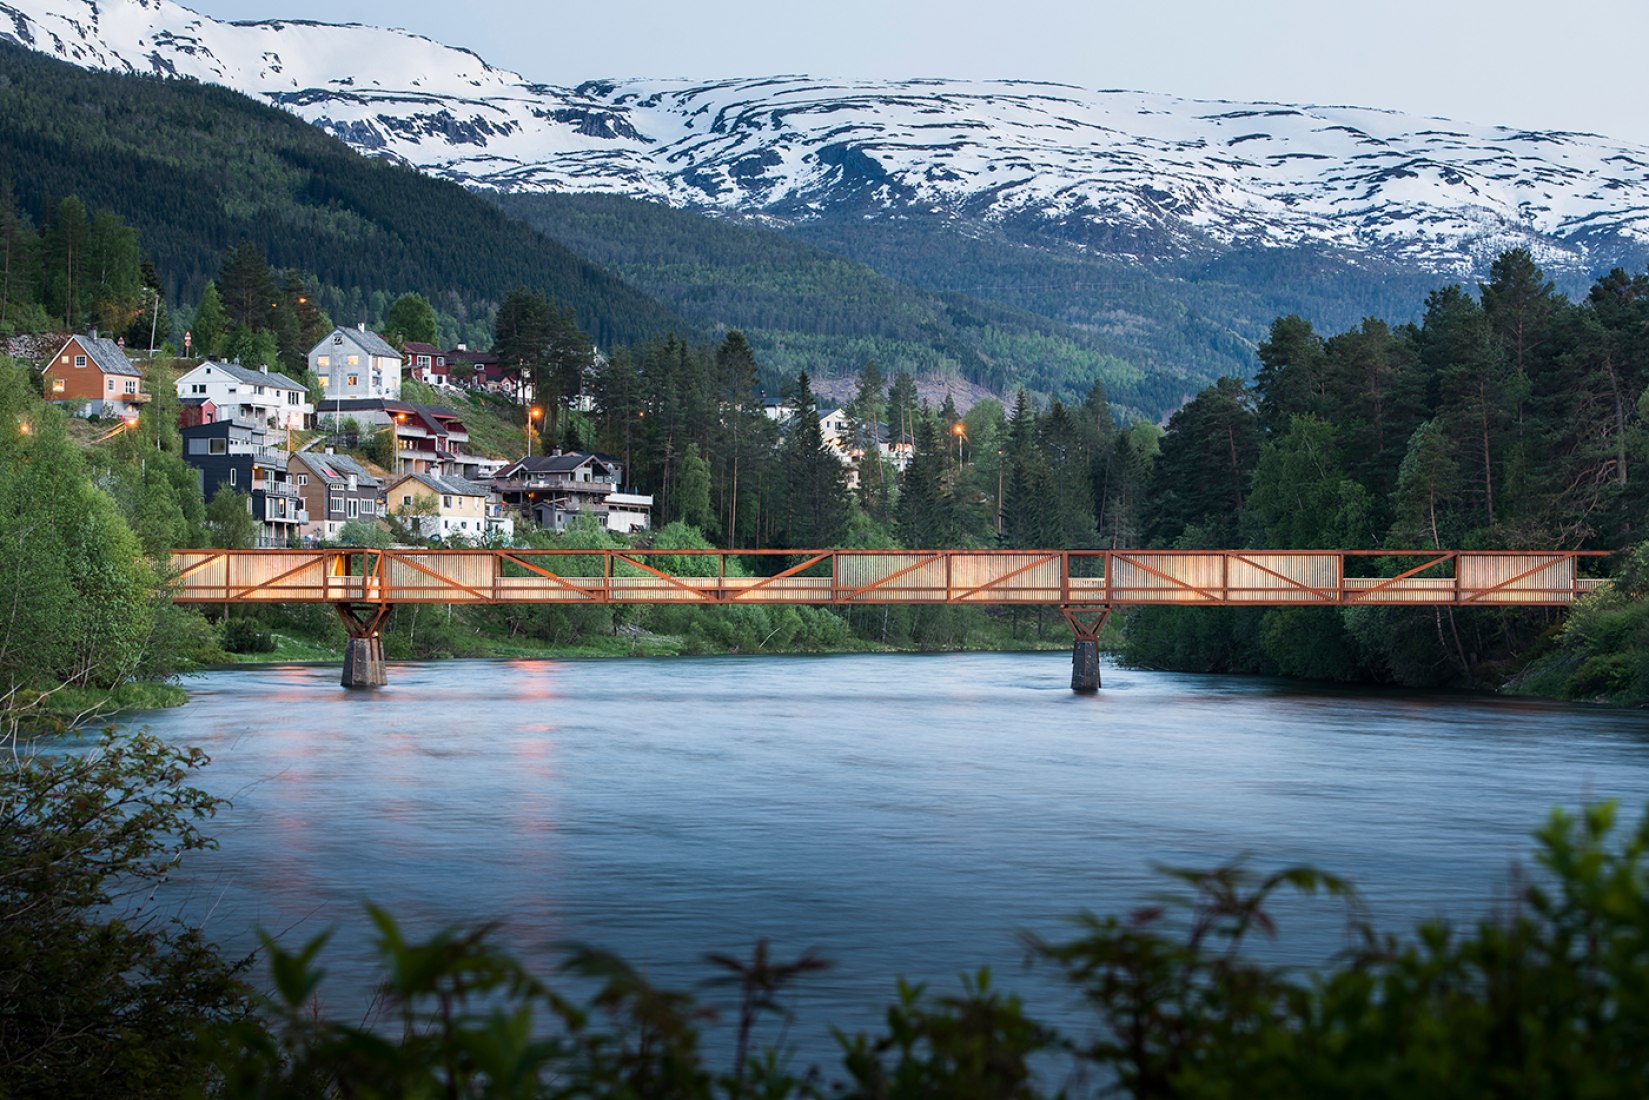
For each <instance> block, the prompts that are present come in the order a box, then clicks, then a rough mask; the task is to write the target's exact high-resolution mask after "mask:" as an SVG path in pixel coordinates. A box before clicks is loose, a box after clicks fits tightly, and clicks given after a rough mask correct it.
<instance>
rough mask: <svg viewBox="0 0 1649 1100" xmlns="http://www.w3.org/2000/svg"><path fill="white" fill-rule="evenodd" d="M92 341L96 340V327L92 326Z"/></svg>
mask: <svg viewBox="0 0 1649 1100" xmlns="http://www.w3.org/2000/svg"><path fill="white" fill-rule="evenodd" d="M92 339H93V340H96V339H97V326H96V325H93V326H92Z"/></svg>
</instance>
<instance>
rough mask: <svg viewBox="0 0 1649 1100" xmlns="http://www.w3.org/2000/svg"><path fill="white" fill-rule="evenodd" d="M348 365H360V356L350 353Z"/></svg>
mask: <svg viewBox="0 0 1649 1100" xmlns="http://www.w3.org/2000/svg"><path fill="white" fill-rule="evenodd" d="M349 365H350V366H352V367H358V366H360V365H361V357H360V356H359V355H351V356H350V357H349Z"/></svg>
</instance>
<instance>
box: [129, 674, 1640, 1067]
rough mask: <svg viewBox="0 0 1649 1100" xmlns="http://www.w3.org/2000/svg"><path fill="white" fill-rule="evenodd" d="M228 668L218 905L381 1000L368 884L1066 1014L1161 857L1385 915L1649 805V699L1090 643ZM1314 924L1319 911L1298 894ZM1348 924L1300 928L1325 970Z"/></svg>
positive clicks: (1430, 907)
mask: <svg viewBox="0 0 1649 1100" xmlns="http://www.w3.org/2000/svg"><path fill="white" fill-rule="evenodd" d="M337 677H338V670H337V669H336V668H333V667H267V668H257V669H243V670H232V671H222V672H213V673H209V674H207V675H204V676H201V677H199V678H197V679H194V680H192V681H190V682H189V684H188V685H187V686H188V687H189V690H190V693H191V696H192V701H191V702H190V703H189V704H188V705H187V706H186V707H183V708H181V709H179V710H176V711H172V712H166V713H159V714H155V715H152V716H149V717H148V718H147V719H146V721H147V723H148V725H149V726H150V727H151V728H153V729H154V730H156V731H157V732H159V733H161V734H163V735H165V736H166V737H168V738H169V739H171V740H174V741H177V742H181V743H188V744H193V745H198V746H200V747H202V748H203V749H205V750H206V751H207V752H208V753H210V754H211V756H212V758H213V763H212V765H211V767H210V768H209V769H207V777H206V779H207V781H206V784H205V785H206V786H208V787H209V788H210V789H212V790H213V791H214V792H216V793H219V794H222V795H225V796H228V797H230V798H232V799H233V802H234V806H233V809H231V810H229V811H227V812H226V813H225V814H223V815H222V816H221V817H220V818H219V819H218V820H217V821H216V822H215V823H214V825H213V829H214V832H215V834H216V836H217V837H218V839H219V841H220V842H221V845H222V847H221V850H219V851H217V852H215V853H207V854H204V855H201V856H199V857H196V858H194V859H193V860H192V861H191V863H190V864H188V865H187V866H186V868H185V873H186V875H187V889H188V892H189V902H188V906H189V908H190V911H191V912H192V913H193V914H194V915H195V916H197V917H199V916H202V915H206V919H207V927H208V929H209V931H210V932H211V933H212V934H213V935H214V936H216V937H217V938H218V939H219V940H220V941H221V942H223V943H225V944H227V945H229V946H231V947H235V948H247V947H249V946H251V945H252V944H253V943H254V931H253V930H254V929H255V928H257V927H263V928H265V929H267V930H269V931H271V932H275V933H278V934H280V935H282V936H283V937H285V938H286V939H287V940H288V941H290V942H296V941H298V940H301V939H306V938H308V937H309V936H311V935H313V934H315V933H317V932H320V931H322V930H324V929H327V928H331V927H336V928H337V930H338V931H337V934H336V936H335V938H334V940H333V943H332V945H331V946H330V947H329V949H328V952H327V954H326V955H325V956H324V958H325V959H326V960H327V963H328V970H329V975H330V977H329V979H328V982H327V983H326V984H325V985H324V986H323V993H324V994H325V995H326V997H327V999H328V1000H329V1001H330V1003H331V1004H333V1005H334V1006H336V1007H339V1008H347V1009H351V1010H353V1009H354V1008H356V1007H358V1006H359V1003H360V1000H361V997H360V992H359V987H360V986H361V985H362V984H363V983H364V980H365V979H364V978H363V975H364V974H365V973H366V972H367V971H366V962H367V959H368V957H369V949H368V944H369V934H368V933H367V931H366V929H365V927H364V925H365V924H366V921H365V918H364V916H363V915H362V912H361V908H360V905H361V902H362V901H363V900H365V899H371V900H373V901H375V902H377V903H379V904H382V905H384V906H386V907H387V908H389V909H390V910H391V911H392V912H393V913H395V914H397V915H398V916H399V917H400V918H401V919H402V920H403V921H404V922H405V923H406V924H408V925H409V926H411V927H412V928H413V929H414V930H415V931H427V930H432V929H434V928H436V927H439V926H442V925H445V924H448V923H454V922H464V921H472V920H478V919H482V918H499V919H502V920H503V921H504V922H505V929H506V930H505V933H504V936H505V940H506V942H507V943H508V944H509V945H510V946H512V947H513V948H514V949H516V950H518V951H519V952H521V953H522V954H524V955H525V956H526V957H528V958H529V959H530V960H533V961H535V962H538V963H540V964H541V965H543V966H544V968H545V969H546V971H547V968H548V966H549V963H550V961H551V960H552V959H553V958H554V957H555V956H554V952H553V949H552V945H554V944H556V943H558V942H560V941H567V940H582V941H588V942H593V943H596V944H600V945H603V946H607V947H611V948H614V949H616V950H618V951H619V952H621V953H622V954H624V955H625V956H626V957H628V958H629V959H630V960H631V961H633V962H635V963H637V964H640V965H642V966H644V967H645V968H646V970H647V972H648V973H649V974H650V975H651V976H652V977H654V978H655V979H656V980H658V981H661V982H663V983H666V984H675V985H681V986H690V985H693V984H694V983H697V982H699V981H701V980H703V979H705V978H707V977H709V976H710V975H711V971H710V970H709V968H708V967H706V966H705V964H704V963H703V962H702V956H703V955H704V953H706V952H710V951H731V952H735V953H739V952H743V951H745V950H747V949H748V947H749V945H750V944H751V943H752V942H753V941H754V939H755V938H756V937H758V936H767V937H769V938H770V939H771V940H773V942H774V946H775V949H776V951H777V953H778V954H779V955H780V956H781V957H782V956H785V955H789V954H794V953H799V952H800V951H802V950H804V949H806V948H809V947H816V948H818V949H820V950H821V952H822V953H824V954H825V955H827V956H828V957H830V958H831V959H833V960H835V961H836V966H835V968H834V969H833V970H831V971H829V972H827V973H826V974H823V975H821V976H818V977H815V978H812V979H809V980H808V981H807V983H806V984H805V985H803V986H801V987H800V991H801V995H800V997H799V1001H798V1008H799V1009H800V1011H801V1013H802V1015H803V1019H804V1025H803V1026H802V1027H801V1028H800V1030H798V1031H797V1032H795V1033H793V1037H794V1038H796V1039H799V1040H800V1041H801V1043H802V1046H803V1050H804V1053H807V1054H825V1055H827V1054H828V1053H829V1051H830V1049H831V1045H830V1043H829V1041H828V1040H827V1039H826V1038H825V1035H826V1030H825V1028H826V1025H827V1023H836V1024H838V1025H843V1026H846V1027H848V1028H850V1029H857V1028H870V1027H874V1026H876V1024H877V1022H878V1020H879V1017H880V1008H879V1006H881V1005H884V1004H885V1003H887V1001H888V1000H889V999H890V998H891V997H892V993H893V975H896V974H902V975H904V976H906V977H907V978H911V979H920V980H927V981H929V982H931V983H932V985H933V987H934V988H935V989H936V990H942V991H950V990H953V989H955V988H956V981H957V980H956V975H957V974H958V973H960V972H961V971H964V970H972V969H974V968H976V967H978V966H980V965H982V964H987V963H988V964H990V965H991V966H992V968H993V970H994V971H995V973H996V975H997V977H998V979H999V982H1000V983H1001V984H1005V985H1007V986H1009V987H1012V988H1018V989H1022V990H1024V991H1025V992H1026V993H1027V996H1028V997H1029V998H1030V999H1031V1000H1032V1001H1033V1004H1038V1005H1039V1004H1040V1002H1041V1001H1043V1000H1046V994H1045V992H1044V991H1043V987H1042V986H1041V985H1040V983H1041V981H1042V979H1041V978H1040V977H1039V976H1038V975H1037V973H1036V972H1032V973H1030V974H1026V973H1025V972H1024V970H1023V969H1022V966H1021V963H1022V957H1023V952H1022V950H1021V948H1020V946H1019V939H1018V937H1019V934H1020V933H1021V931H1023V930H1033V931H1038V932H1042V933H1051V934H1058V933H1059V932H1060V931H1061V929H1062V920H1061V918H1063V917H1066V916H1068V915H1070V914H1073V913H1075V912H1077V911H1078V910H1081V909H1084V908H1087V909H1092V910H1094V911H1097V912H1107V911H1119V910H1122V909H1125V908H1127V907H1129V906H1131V905H1134V904H1137V903H1139V902H1140V901H1142V900H1143V899H1145V898H1146V897H1147V896H1148V895H1149V894H1150V893H1151V892H1152V891H1153V890H1154V889H1156V888H1157V886H1158V883H1159V881H1160V880H1158V879H1156V878H1155V877H1154V876H1153V874H1152V872H1151V870H1150V867H1151V864H1152V863H1167V864H1173V865H1181V866H1211V865H1213V864H1214V863H1216V862H1219V861H1222V860H1225V859H1227V858H1229V857H1231V856H1233V855H1236V854H1239V853H1244V852H1250V853H1254V855H1255V858H1256V861H1257V862H1259V863H1260V864H1262V865H1275V864H1277V863H1281V862H1294V861H1309V862H1313V863H1317V864H1319V865H1321V866H1324V867H1326V868H1329V869H1331V870H1335V871H1339V872H1341V873H1344V874H1347V875H1350V876H1352V877H1353V878H1354V879H1355V881H1356V882H1357V883H1358V885H1359V887H1360V888H1361V890H1362V891H1363V893H1364V895H1365V897H1366V899H1367V901H1368V903H1369V905H1370V907H1371V908H1372V910H1373V913H1374V915H1375V917H1376V919H1377V920H1379V921H1380V922H1381V923H1382V924H1388V925H1394V926H1401V925H1407V924H1409V923H1411V922H1412V921H1413V920H1414V919H1415V918H1418V917H1422V916H1430V915H1433V914H1456V915H1460V916H1469V915H1471V914H1474V913H1476V912H1478V911H1480V910H1481V909H1482V908H1483V907H1485V906H1486V905H1488V904H1491V903H1492V902H1493V900H1494V899H1495V898H1496V896H1497V893H1498V890H1499V887H1500V885H1501V884H1502V882H1503V880H1504V876H1505V872H1506V870H1507V867H1508V866H1509V864H1510V862H1511V861H1512V860H1513V859H1514V858H1516V857H1519V856H1521V855H1525V854H1526V853H1527V852H1528V851H1529V849H1530V844H1529V839H1528V838H1529V833H1530V831H1531V830H1532V829H1533V828H1534V827H1535V826H1536V825H1537V824H1539V823H1540V821H1541V820H1542V819H1543V817H1544V816H1545V814H1546V812H1547V811H1548V810H1549V809H1550V808H1552V807H1553V806H1560V805H1561V806H1567V807H1574V806H1577V805H1579V804H1580V803H1582V802H1583V801H1585V800H1588V799H1599V798H1615V799H1619V800H1620V801H1621V802H1622V803H1623V804H1624V808H1625V809H1626V811H1627V815H1628V816H1629V817H1630V818H1631V819H1634V820H1635V818H1636V816H1637V814H1638V812H1639V811H1640V809H1641V808H1642V807H1643V806H1644V804H1645V802H1646V800H1649V712H1644V711H1630V712H1622V711H1607V710H1597V709H1588V708H1582V707H1570V706H1561V705H1555V704H1547V703H1538V702H1527V701H1519V700H1511V699H1501V698H1493V697H1483V696H1471V695H1449V694H1437V693H1431V694H1420V693H1404V692H1398V691H1382V692H1363V691H1346V690H1330V689H1316V688H1308V687H1301V686H1300V685H1298V684H1291V683H1284V682H1280V681H1270V680H1262V679H1250V678H1227V677H1210V676H1182V675H1172V674H1165V673H1152V672H1137V671H1129V670H1118V669H1111V668H1107V669H1106V672H1105V687H1104V690H1103V691H1102V692H1101V693H1100V694H1099V695H1097V696H1077V695H1073V694H1072V693H1071V692H1070V691H1069V690H1068V688H1067V683H1068V677H1069V659H1068V658H1067V657H1065V656H1063V655H1061V654H1058V653H1043V654H956V655H942V656H889V655H876V656H841V657H788V658H712V659H687V658H674V659H663V660H607V661H454V662H446V663H425V664H401V665H394V666H392V667H391V669H390V686H389V687H388V688H386V689H383V690H380V691H378V692H375V693H374V692H359V693H356V692H347V691H344V690H342V689H341V688H339V687H338V686H337ZM1291 917H1292V915H1291ZM1341 927H1342V922H1341V917H1340V911H1339V910H1331V909H1329V908H1327V907H1324V908H1322V909H1312V910H1309V911H1308V912H1307V913H1305V914H1303V915H1302V916H1301V917H1300V919H1299V920H1298V921H1293V920H1292V919H1291V923H1289V924H1285V927H1284V933H1285V934H1284V941H1285V943H1286V944H1287V945H1288V948H1287V950H1289V951H1293V952H1296V953H1298V957H1301V958H1302V959H1304V958H1311V959H1320V958H1322V957H1324V956H1326V955H1327V954H1328V953H1330V952H1332V951H1333V950H1334V949H1335V948H1336V947H1337V946H1338V945H1339V939H1338V936H1339V934H1340V931H1339V930H1340V929H1341Z"/></svg>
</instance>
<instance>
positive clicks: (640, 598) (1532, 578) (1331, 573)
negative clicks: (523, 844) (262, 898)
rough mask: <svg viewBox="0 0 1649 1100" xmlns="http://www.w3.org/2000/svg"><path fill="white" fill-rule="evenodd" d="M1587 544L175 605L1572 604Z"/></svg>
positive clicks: (211, 553)
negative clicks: (1531, 548) (1577, 546)
mask: <svg viewBox="0 0 1649 1100" xmlns="http://www.w3.org/2000/svg"><path fill="white" fill-rule="evenodd" d="M1594 556H1597V552H1588V551H1574V550H1554V551H1457V550H1442V551H1424V550H1414V551H1408V550H1405V551H1359V550H1348V551H1337V550H742V551H740V550H652V551H649V550H496V549H476V550H426V549H400V550H371V549H323V550H179V551H176V552H174V554H173V564H174V567H175V569H176V582H175V587H174V590H173V591H174V595H173V598H174V599H175V600H178V601H180V602H228V603H240V602H249V603H258V602H267V603H335V604H336V603H439V604H463V603H487V604H490V603H555V604H580V603H597V604H602V603H689V604H691V603H770V604H774V603H776V604H838V605H847V604H917V603H951V604H1005V605H1014V604H1019V605H1043V606H1046V605H1064V606H1107V607H1111V606H1126V605H1153V604H1165V605H1185V606H1276V605H1296V604H1297V605H1302V606H1319V605H1326V606H1346V605H1353V604H1379V605H1403V604H1445V605H1452V606H1534V605H1557V606H1561V605H1564V604H1570V603H1573V602H1574V601H1575V600H1576V599H1578V598H1579V597H1580V596H1582V595H1584V594H1585V593H1586V592H1589V591H1591V590H1592V589H1593V588H1594V587H1596V586H1597V585H1598V584H1599V583H1601V582H1600V581H1599V580H1597V579H1595V578H1590V577H1585V576H1582V575H1581V572H1580V570H1581V563H1582V561H1583V560H1585V559H1587V558H1590V557H1594Z"/></svg>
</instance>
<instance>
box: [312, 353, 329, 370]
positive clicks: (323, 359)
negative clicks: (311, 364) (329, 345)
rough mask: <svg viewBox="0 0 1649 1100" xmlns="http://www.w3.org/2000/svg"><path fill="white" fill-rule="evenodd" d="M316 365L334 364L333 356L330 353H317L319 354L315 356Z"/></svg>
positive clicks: (327, 365)
mask: <svg viewBox="0 0 1649 1100" xmlns="http://www.w3.org/2000/svg"><path fill="white" fill-rule="evenodd" d="M315 365H316V366H317V367H330V366H331V365H332V356H330V355H317V356H315Z"/></svg>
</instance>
